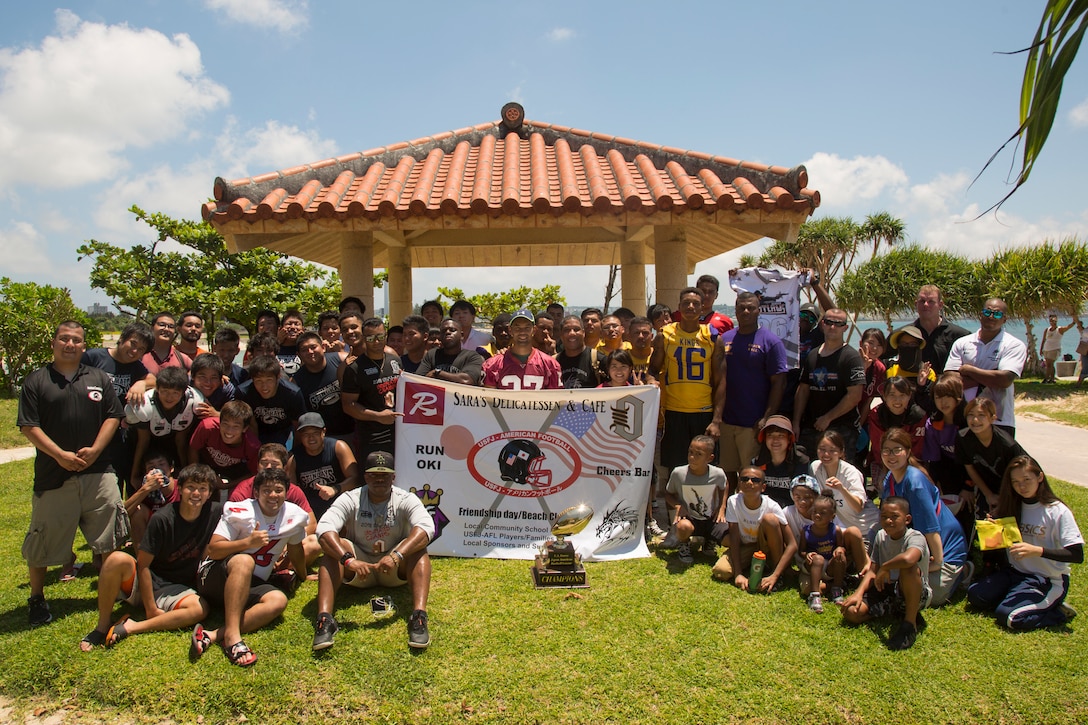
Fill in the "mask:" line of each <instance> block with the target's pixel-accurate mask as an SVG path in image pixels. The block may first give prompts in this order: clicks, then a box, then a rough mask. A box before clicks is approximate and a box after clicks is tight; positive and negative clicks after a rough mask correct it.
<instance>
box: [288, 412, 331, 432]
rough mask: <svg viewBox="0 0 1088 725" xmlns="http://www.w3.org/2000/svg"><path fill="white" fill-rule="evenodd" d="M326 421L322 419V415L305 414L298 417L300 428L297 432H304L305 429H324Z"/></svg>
mask: <svg viewBox="0 0 1088 725" xmlns="http://www.w3.org/2000/svg"><path fill="white" fill-rule="evenodd" d="M324 427H325V419H324V418H322V417H321V414H320V413H303V414H302V415H300V416H299V417H298V427H297V428H296V429H295V430H302V429H303V428H324Z"/></svg>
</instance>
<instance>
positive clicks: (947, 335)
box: [889, 284, 971, 375]
mask: <svg viewBox="0 0 1088 725" xmlns="http://www.w3.org/2000/svg"><path fill="white" fill-rule="evenodd" d="M914 308H915V309H916V310H917V311H918V319H916V320H915V321H914V326H915V327H917V328H918V329H919V330H921V331H922V338H923V340H924V341H925V344H924V345H923V346H922V362H928V363H929V364H930V365H931V366H932V367H933V372H935V373H937V375H940V374H941V373H943V372H944V366H945V365H947V364H948V354H949V353H950V352H951V351H952V343H954V342H955V341H956V340H958V339H960V338H961V337H966V336H967V335H969V334H971V333H969V332H968V331H967V330H965V329H963V328H962V327H960V326H959V325H957V324H956V323H954V322H949V321H948V320H946V319H945V318H944V314H943V313H944V297H943V296H942V295H941V290H940V288H939V287H937V286H936V285H932V284H927V285H923V286H922V287H921V289H919V290H918V298H917V299H916V300H915V301H914ZM890 347H891V346H890V345H889V349H890Z"/></svg>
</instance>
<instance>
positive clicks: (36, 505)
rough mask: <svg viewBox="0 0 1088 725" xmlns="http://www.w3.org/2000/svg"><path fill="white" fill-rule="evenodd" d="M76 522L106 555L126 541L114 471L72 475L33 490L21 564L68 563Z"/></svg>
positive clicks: (125, 517) (125, 518)
mask: <svg viewBox="0 0 1088 725" xmlns="http://www.w3.org/2000/svg"><path fill="white" fill-rule="evenodd" d="M77 527H78V528H79V530H80V531H82V532H83V538H84V539H86V540H87V544H88V545H90V547H91V551H93V552H94V553H96V554H109V553H110V552H112V551H116V550H117V549H118V548H120V547H121V545H122V544H124V543H125V539H127V538H128V533H129V522H128V514H127V513H125V505H124V503H123V502H122V501H121V493H120V491H119V490H118V488H117V476H116V475H115V474H113V473H84V474H77V475H73V476H72V477H71V478H69V479H68V480H66V481H65V482H64V483H63V484H62V485H61V487H60V488H56V489H53V490H51V491H42V492H41V493H40V494H38V493H35V494H34V496H33V499H32V501H31V509H30V529H29V530H28V531H27V534H26V538H25V539H23V558H24V559H26V563H27V564H28V565H29V566H31V567H45V566H61V565H63V564H67V563H68V562H69V561H71V559H72V546H73V544H75V539H76V528H77Z"/></svg>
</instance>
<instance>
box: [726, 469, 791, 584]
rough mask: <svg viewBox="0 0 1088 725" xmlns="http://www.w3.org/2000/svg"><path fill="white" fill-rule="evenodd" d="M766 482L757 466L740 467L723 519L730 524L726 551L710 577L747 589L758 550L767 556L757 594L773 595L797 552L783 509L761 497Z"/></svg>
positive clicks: (768, 499)
mask: <svg viewBox="0 0 1088 725" xmlns="http://www.w3.org/2000/svg"><path fill="white" fill-rule="evenodd" d="M766 488H767V482H766V480H765V479H764V478H763V470H762V469H761V468H759V467H757V466H746V467H745V468H742V469H741V470H740V472H739V473H738V476H737V493H735V494H733V495H732V496H730V497H729V501H728V503H727V504H726V509H725V520H726V522H727V523H728V524H729V550H728V551H727V552H726V553H725V555H723V556H722V558H721V559H719V560H718V563H717V564H715V565H714V571H713V576H714V578H715V579H722V580H724V581H729V580H730V579H732V580H733V583H734V584H736V585H737V588H739V589H747V588H748V576H747V572H748V569H749V567H750V566H751V563H752V556H753V555H754V554H755V553H756V552H757V551H762V552H763V553H764V554H766V555H767V564H766V568H767V569H768V570H770V573H769V574H764V575H763V579H762V581H760V583H759V591H761V592H772V591H777V590H778V589H781V588H782V584H781V581H782V575H783V574H784V573H785V572H786V570H787V569H788V568H789V566H790V562H791V561H792V560H793V556H794V554H796V553H797V539H795V538H794V536H793V532H792V531H791V530H790V527H789V524H788V523H787V521H786V514H785V513H784V512H783V511H782V507H781V506H779V505H778V504H777V503H775V502H774V501H773V500H772V499H770V498H769V497H767V496H764V495H763V491H764V490H765V489H766Z"/></svg>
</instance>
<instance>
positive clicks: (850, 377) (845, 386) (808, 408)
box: [793, 307, 865, 453]
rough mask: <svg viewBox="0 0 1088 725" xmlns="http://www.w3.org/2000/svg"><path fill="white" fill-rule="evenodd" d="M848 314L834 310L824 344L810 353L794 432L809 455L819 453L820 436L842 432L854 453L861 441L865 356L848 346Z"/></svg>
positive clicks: (825, 325)
mask: <svg viewBox="0 0 1088 725" xmlns="http://www.w3.org/2000/svg"><path fill="white" fill-rule="evenodd" d="M847 324H848V323H847V317H846V313H845V312H844V311H843V310H840V309H838V308H834V307H833V308H831V309H829V310H828V311H827V312H825V313H824V316H823V319H821V320H820V327H821V328H822V329H823V333H824V341H823V344H821V345H820V346H819V347H816V348H814V349H812V350H810V351H809V353H808V356H807V357H806V358H805V360H804V362H803V363H802V365H801V381H800V382H799V383H798V385H797V392H796V393H795V395H794V404H793V432H794V434H795V435H796V436H797V440H798V443H799V444H800V445H802V446H804V447H805V450H806V452H810V453H811V452H815V450H816V443H817V442H818V441H819V439H820V436H822V435H823V434H824V432H826V431H828V430H835V431H838V432H839V434H840V435H842V437H843V440H844V442H845V443H846V446H845V450H847V451H853V450H854V448H855V447H856V446H857V440H858V410H857V407H858V403H859V402H860V401H861V395H862V391H863V389H864V388H865V364H864V363H863V362H862V360H861V353H859V352H858V351H857V350H855V349H854V348H853V347H850V346H848V345H846V343H845V341H844V338H845V336H846V326H847Z"/></svg>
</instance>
